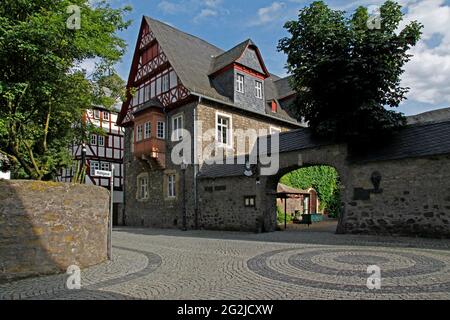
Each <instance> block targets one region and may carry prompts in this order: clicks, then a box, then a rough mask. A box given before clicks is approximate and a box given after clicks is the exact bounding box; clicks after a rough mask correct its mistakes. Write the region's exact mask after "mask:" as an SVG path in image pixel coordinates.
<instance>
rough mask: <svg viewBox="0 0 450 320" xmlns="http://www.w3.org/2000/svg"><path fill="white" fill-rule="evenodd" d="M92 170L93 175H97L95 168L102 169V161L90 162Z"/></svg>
mask: <svg viewBox="0 0 450 320" xmlns="http://www.w3.org/2000/svg"><path fill="white" fill-rule="evenodd" d="M89 167H90V171H91V177H95V170H99V169H100V163H99V162H98V161H91V162H90V163H89Z"/></svg>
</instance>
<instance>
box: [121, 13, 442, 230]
mask: <svg viewBox="0 0 450 320" xmlns="http://www.w3.org/2000/svg"><path fill="white" fill-rule="evenodd" d="M128 88H129V89H132V88H134V89H135V90H130V93H129V96H128V99H127V100H126V101H125V102H124V104H123V105H122V110H121V112H120V114H119V117H118V125H119V126H122V127H124V128H125V150H124V176H125V180H124V190H125V192H124V206H125V219H124V220H125V223H126V225H129V226H144V227H162V228H180V227H183V228H204V229H219V230H239V231H244V230H245V231H256V232H261V231H274V230H275V228H276V211H277V210H276V205H277V203H276V202H277V201H276V194H277V186H278V183H279V181H280V178H281V177H282V176H284V175H285V174H286V173H288V172H291V171H293V170H296V169H299V168H303V167H307V166H314V165H328V166H332V167H334V168H335V169H336V170H337V171H338V173H339V176H340V182H341V183H340V186H341V187H340V188H341V190H340V195H341V213H340V216H339V223H338V227H337V232H338V233H366V234H397V235H414V236H416V235H421V236H429V237H446V238H447V237H448V238H450V196H449V194H450V176H449V173H450V120H449V119H448V117H446V116H445V115H448V112H447V111H446V110H441V111H439V112H438V113H433V114H426V115H422V116H417V117H415V118H410V119H409V122H410V125H408V126H407V127H405V128H404V129H402V130H401V131H400V132H398V133H397V134H395V135H393V136H392V137H391V138H390V139H389V140H386V141H383V142H382V143H380V144H376V143H374V144H373V145H371V146H370V148H368V150H367V152H366V153H365V154H355V153H353V152H352V150H351V149H349V148H348V146H347V145H346V144H336V143H335V142H333V141H325V140H321V139H319V140H318V139H317V138H314V137H313V136H312V134H311V131H310V130H309V129H308V128H305V127H304V126H303V125H302V124H301V123H299V122H297V121H295V120H294V118H293V117H292V111H291V110H290V105H291V104H290V102H291V101H293V99H294V98H295V94H294V92H293V91H292V89H291V88H290V87H289V79H288V78H283V79H281V78H279V77H277V76H275V75H273V74H271V73H269V72H268V70H267V68H266V67H265V64H264V61H263V58H262V56H261V54H260V52H259V50H258V47H257V46H256V45H255V44H254V43H253V42H252V41H251V40H247V41H245V42H243V43H241V44H239V45H237V46H236V47H234V48H232V49H230V50H228V51H224V50H222V49H220V48H217V47H215V46H213V45H211V44H209V43H207V42H205V41H203V40H201V39H199V38H197V37H195V36H192V35H189V34H186V33H183V32H181V31H179V30H177V29H175V28H173V27H171V26H168V25H166V24H164V23H161V22H158V21H156V20H153V19H151V18H148V17H144V18H143V20H142V24H141V28H140V31H139V35H138V41H137V44H136V49H135V53H134V57H133V61H132V66H131V70H130V75H129V79H128ZM248 129H251V130H248ZM251 131H253V133H254V134H249V132H251ZM267 140H268V141H267ZM243 141H244V142H245V143H242V142H243ZM264 141H266V143H265V144H264V143H262V142H264ZM277 143H278V148H277V149H276V151H274V149H273V146H277ZM264 145H265V147H264ZM255 150H256V151H257V152H256V154H257V158H256V160H257V161H256V162H255V163H253V162H251V161H250V160H251V159H252V156H253V155H254V151H255ZM270 156H274V157H275V158H276V159H277V161H278V163H277V168H276V170H275V171H273V172H269V173H267V166H268V163H266V162H265V161H263V160H266V158H267V157H270ZM212 160H214V161H212ZM219 160H222V161H225V162H226V163H225V164H223V163H220V161H219Z"/></svg>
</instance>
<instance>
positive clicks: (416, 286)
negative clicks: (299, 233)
mask: <svg viewBox="0 0 450 320" xmlns="http://www.w3.org/2000/svg"><path fill="white" fill-rule="evenodd" d="M449 263H450V261H449V258H448V256H442V255H436V254H431V253H425V252H423V253H410V252H407V251H402V252H400V251H398V250H374V249H355V248H351V247H347V248H326V249H324V248H323V247H322V248H313V249H312V248H308V249H299V248H291V249H283V250H275V251H271V252H267V253H263V254H261V255H258V256H256V257H254V258H252V259H250V260H249V261H248V262H247V265H248V268H249V269H250V270H251V271H252V272H255V273H256V274H258V275H260V276H263V277H265V278H269V279H272V280H276V281H281V282H285V283H289V284H294V285H298V286H302V287H311V288H321V289H328V290H336V291H349V292H353V293H354V292H361V293H364V292H371V291H372V290H373V289H372V290H371V289H369V288H368V286H367V280H368V278H369V277H370V276H371V275H372V274H373V273H372V272H369V271H368V268H369V267H370V266H377V267H379V270H380V275H381V277H380V278H381V284H382V285H381V289H380V290H379V292H378V293H382V294H384V293H390V294H401V293H430V292H436V293H448V292H450V279H449V277H448V275H449V272H450V270H449Z"/></svg>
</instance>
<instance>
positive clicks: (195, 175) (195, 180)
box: [193, 97, 202, 229]
mask: <svg viewBox="0 0 450 320" xmlns="http://www.w3.org/2000/svg"><path fill="white" fill-rule="evenodd" d="M201 102H202V97H198V103H199V104H200V103H201ZM197 120H198V115H197V106H194V137H193V140H194V141H193V144H194V224H195V229H198V213H199V212H198V211H199V209H198V183H197V175H198V171H199V164H198V154H197V151H198V150H197V134H198V132H197Z"/></svg>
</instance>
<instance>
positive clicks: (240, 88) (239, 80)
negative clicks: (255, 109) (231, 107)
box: [236, 74, 245, 93]
mask: <svg viewBox="0 0 450 320" xmlns="http://www.w3.org/2000/svg"><path fill="white" fill-rule="evenodd" d="M244 79H245V78H244V76H243V75H242V74H238V75H237V77H236V91H237V92H241V93H244Z"/></svg>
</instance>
